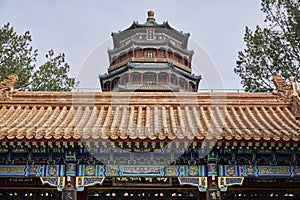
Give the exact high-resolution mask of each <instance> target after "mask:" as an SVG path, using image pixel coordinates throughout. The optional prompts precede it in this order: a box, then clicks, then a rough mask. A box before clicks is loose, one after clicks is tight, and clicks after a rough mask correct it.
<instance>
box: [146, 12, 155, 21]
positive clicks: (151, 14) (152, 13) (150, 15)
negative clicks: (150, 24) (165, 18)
mask: <svg viewBox="0 0 300 200" xmlns="http://www.w3.org/2000/svg"><path fill="white" fill-rule="evenodd" d="M149 20H153V21H155V18H154V11H153V10H149V11H148V18H147V21H149Z"/></svg>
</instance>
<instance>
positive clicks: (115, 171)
mask: <svg viewBox="0 0 300 200" xmlns="http://www.w3.org/2000/svg"><path fill="white" fill-rule="evenodd" d="M206 173H207V172H206V166H205V165H200V166H186V165H176V166H175V165H173V166H163V165H79V166H78V168H77V175H78V176H130V177H142V176H143V177H144V176H149V177H150V176H151V177H161V176H164V177H165V176H167V177H176V176H206Z"/></svg>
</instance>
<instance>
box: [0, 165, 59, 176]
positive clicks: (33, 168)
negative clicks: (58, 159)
mask: <svg viewBox="0 0 300 200" xmlns="http://www.w3.org/2000/svg"><path fill="white" fill-rule="evenodd" d="M0 176H13V177H14V176H26V177H28V176H30V177H40V176H43V177H47V176H51V177H58V176H65V166H64V165H0Z"/></svg>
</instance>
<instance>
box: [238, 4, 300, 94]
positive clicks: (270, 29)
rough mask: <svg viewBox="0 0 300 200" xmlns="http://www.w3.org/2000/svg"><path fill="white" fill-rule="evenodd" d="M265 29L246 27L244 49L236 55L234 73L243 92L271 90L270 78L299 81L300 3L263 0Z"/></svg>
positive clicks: (272, 87)
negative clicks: (281, 77)
mask: <svg viewBox="0 0 300 200" xmlns="http://www.w3.org/2000/svg"><path fill="white" fill-rule="evenodd" d="M261 5H262V9H261V10H262V12H263V13H265V15H266V18H265V22H266V23H267V24H268V26H266V27H265V28H262V27H259V26H256V29H255V30H254V31H252V30H250V29H249V28H248V27H246V31H245V36H244V41H245V43H246V48H245V49H244V50H243V51H239V52H238V60H237V66H236V68H235V69H234V72H235V73H236V74H237V75H239V76H240V77H241V83H242V85H243V86H244V88H245V90H246V91H250V92H257V91H271V90H272V89H274V85H273V81H272V80H273V76H274V75H276V74H279V75H281V76H283V77H284V78H285V79H287V78H288V77H289V76H294V77H295V80H296V81H297V82H300V73H299V72H300V66H299V65H300V1H299V0H262V4H261Z"/></svg>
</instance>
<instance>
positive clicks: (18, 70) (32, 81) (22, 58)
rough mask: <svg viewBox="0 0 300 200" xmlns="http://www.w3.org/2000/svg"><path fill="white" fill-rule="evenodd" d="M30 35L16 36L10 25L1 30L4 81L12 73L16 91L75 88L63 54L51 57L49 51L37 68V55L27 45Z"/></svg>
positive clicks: (0, 48) (1, 67)
mask: <svg viewBox="0 0 300 200" xmlns="http://www.w3.org/2000/svg"><path fill="white" fill-rule="evenodd" d="M31 41H32V39H31V35H30V33H29V31H26V32H25V33H24V34H23V35H18V34H17V33H16V32H15V31H14V29H13V27H11V26H10V24H9V23H7V24H5V25H4V26H3V27H2V28H0V74H1V79H5V78H7V77H8V75H9V74H12V73H15V74H17V75H18V77H19V80H18V83H17V85H16V88H17V89H18V90H34V91H70V90H72V89H73V88H75V87H77V85H78V82H76V81H75V78H70V77H68V72H69V71H70V66H69V65H68V64H67V63H66V62H65V55H64V54H63V53H60V54H58V55H57V56H55V55H54V51H53V50H50V51H49V52H48V53H47V54H46V59H47V60H46V62H45V63H44V64H43V65H41V66H40V67H36V61H37V55H38V51H37V50H36V49H33V47H32V46H31V45H30V42H31Z"/></svg>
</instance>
